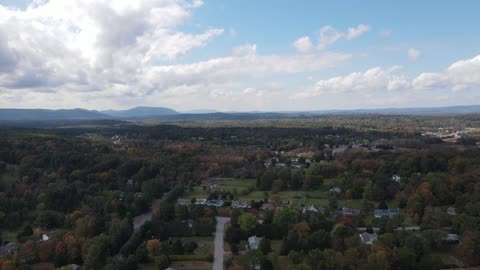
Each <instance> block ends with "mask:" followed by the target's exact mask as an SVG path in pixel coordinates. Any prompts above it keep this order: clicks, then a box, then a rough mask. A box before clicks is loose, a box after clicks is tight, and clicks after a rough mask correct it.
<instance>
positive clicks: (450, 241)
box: [442, 233, 462, 246]
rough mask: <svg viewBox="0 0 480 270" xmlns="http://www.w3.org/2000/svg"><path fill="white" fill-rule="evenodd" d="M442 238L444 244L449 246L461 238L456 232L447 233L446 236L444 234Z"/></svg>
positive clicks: (460, 240) (456, 243)
mask: <svg viewBox="0 0 480 270" xmlns="http://www.w3.org/2000/svg"><path fill="white" fill-rule="evenodd" d="M442 240H443V242H444V243H445V244H447V245H450V246H455V245H458V244H460V243H462V239H461V238H460V236H458V234H453V233H449V234H447V236H445V237H444V238H443V239H442Z"/></svg>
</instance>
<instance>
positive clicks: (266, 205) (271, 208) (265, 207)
mask: <svg viewBox="0 0 480 270" xmlns="http://www.w3.org/2000/svg"><path fill="white" fill-rule="evenodd" d="M260 209H261V210H266V211H275V209H276V207H275V205H274V204H273V203H264V204H262V207H260Z"/></svg>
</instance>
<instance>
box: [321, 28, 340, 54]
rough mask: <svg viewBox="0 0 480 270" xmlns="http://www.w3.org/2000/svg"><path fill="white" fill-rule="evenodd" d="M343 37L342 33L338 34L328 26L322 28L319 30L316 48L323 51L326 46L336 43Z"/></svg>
mask: <svg viewBox="0 0 480 270" xmlns="http://www.w3.org/2000/svg"><path fill="white" fill-rule="evenodd" d="M343 36H344V34H343V33H340V32H338V31H337V30H335V29H334V28H333V27H331V26H330V25H327V26H324V27H322V29H320V38H319V40H318V48H319V49H325V48H326V47H327V46H328V45H331V44H333V43H335V42H337V41H338V40H339V39H340V38H342V37H343Z"/></svg>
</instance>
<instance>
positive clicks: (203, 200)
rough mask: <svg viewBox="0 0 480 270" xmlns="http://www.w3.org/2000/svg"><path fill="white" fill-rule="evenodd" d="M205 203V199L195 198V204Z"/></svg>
mask: <svg viewBox="0 0 480 270" xmlns="http://www.w3.org/2000/svg"><path fill="white" fill-rule="evenodd" d="M206 203H207V199H196V200H195V204H196V205H205V204H206Z"/></svg>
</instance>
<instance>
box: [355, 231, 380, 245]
mask: <svg viewBox="0 0 480 270" xmlns="http://www.w3.org/2000/svg"><path fill="white" fill-rule="evenodd" d="M359 236H360V240H362V243H364V244H367V245H372V244H373V242H374V241H375V240H377V234H376V233H368V232H364V233H361V234H360V235H359Z"/></svg>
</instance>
